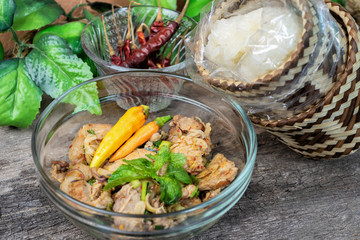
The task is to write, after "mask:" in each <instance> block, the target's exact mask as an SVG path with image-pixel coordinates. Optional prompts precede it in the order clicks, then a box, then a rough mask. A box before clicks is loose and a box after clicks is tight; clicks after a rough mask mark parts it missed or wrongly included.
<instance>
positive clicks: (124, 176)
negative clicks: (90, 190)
mask: <svg viewBox="0 0 360 240" xmlns="http://www.w3.org/2000/svg"><path fill="white" fill-rule="evenodd" d="M148 177H150V176H146V175H144V174H143V173H142V172H139V171H138V170H137V169H136V168H135V167H133V166H130V165H127V164H123V165H121V166H120V167H119V168H118V169H116V171H115V172H113V174H111V177H110V178H109V180H108V183H107V184H106V185H105V187H104V188H103V190H104V191H106V190H109V189H111V188H113V187H116V186H118V185H120V184H123V183H127V182H131V181H133V180H139V179H145V178H148Z"/></svg>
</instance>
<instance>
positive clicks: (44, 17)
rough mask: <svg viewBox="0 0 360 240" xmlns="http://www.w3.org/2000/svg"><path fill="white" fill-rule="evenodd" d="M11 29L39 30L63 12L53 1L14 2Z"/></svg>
mask: <svg viewBox="0 0 360 240" xmlns="http://www.w3.org/2000/svg"><path fill="white" fill-rule="evenodd" d="M15 2H16V11H15V16H14V25H13V28H14V29H15V30H17V31H25V30H34V29H39V28H41V27H43V26H45V25H47V24H49V23H52V22H53V21H55V20H56V19H57V18H58V17H59V16H60V15H61V14H63V13H64V10H63V9H62V8H61V7H60V5H59V4H57V3H56V2H55V1H54V0H36V1H33V0H15Z"/></svg>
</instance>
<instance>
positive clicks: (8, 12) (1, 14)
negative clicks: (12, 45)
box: [0, 0, 16, 31]
mask: <svg viewBox="0 0 360 240" xmlns="http://www.w3.org/2000/svg"><path fill="white" fill-rule="evenodd" d="M15 9H16V6H15V1H14V0H0V31H6V30H8V29H9V28H10V27H11V26H12V25H13V20H14V14H15Z"/></svg>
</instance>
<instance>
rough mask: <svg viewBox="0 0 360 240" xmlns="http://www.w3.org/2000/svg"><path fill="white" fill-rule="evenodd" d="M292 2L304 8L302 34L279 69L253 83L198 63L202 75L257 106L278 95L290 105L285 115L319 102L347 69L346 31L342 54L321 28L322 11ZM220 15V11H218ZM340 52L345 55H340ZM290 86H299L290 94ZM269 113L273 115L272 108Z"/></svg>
mask: <svg viewBox="0 0 360 240" xmlns="http://www.w3.org/2000/svg"><path fill="white" fill-rule="evenodd" d="M293 3H294V5H295V6H296V7H297V8H299V9H300V10H301V18H302V23H303V33H302V38H301V40H300V41H299V43H298V45H297V48H296V50H295V51H294V52H293V53H292V54H290V57H289V59H287V61H285V62H284V63H283V64H282V65H281V66H280V67H279V68H278V69H276V70H274V71H273V72H271V73H268V74H266V75H264V76H262V77H260V78H258V79H256V80H254V83H244V82H241V81H235V80H233V79H231V78H226V79H225V78H221V79H220V78H213V77H210V76H209V75H210V73H209V71H208V70H207V68H206V66H204V65H203V64H197V66H196V67H197V71H198V73H199V74H200V75H201V77H202V78H204V80H205V81H207V82H208V83H209V84H210V85H212V86H213V87H215V88H217V89H218V90H220V91H222V92H225V93H227V94H229V95H231V96H233V97H235V98H237V99H238V100H239V101H240V102H242V103H243V104H246V105H248V106H251V105H254V106H257V105H258V102H259V99H261V98H263V99H266V98H268V97H270V96H271V97H272V98H275V99H277V103H278V104H279V105H281V107H282V106H286V107H287V109H286V110H287V112H286V115H292V114H297V113H301V112H303V111H304V110H306V109H308V108H310V107H311V105H309V103H311V104H312V105H315V104H316V103H318V101H319V99H321V98H322V97H324V96H325V94H326V93H327V92H328V91H330V89H332V87H333V85H334V83H335V82H336V80H337V78H338V75H339V74H341V73H342V72H343V71H344V66H345V61H346V57H347V56H346V53H347V38H346V34H345V32H344V33H343V34H342V36H341V39H340V40H341V44H340V47H341V49H340V54H339V53H338V52H337V48H338V46H337V45H335V44H332V43H331V42H330V38H329V37H328V36H326V34H330V33H323V32H321V31H319V12H318V10H317V9H316V8H315V7H314V6H313V5H312V3H311V2H310V1H302V0H297V1H294V2H293ZM217 17H218V18H219V17H221V14H218V16H217ZM339 31H341V28H339ZM201 45H202V42H201V41H199V42H197V46H198V50H199V48H200V46H201ZM314 54H316V55H314ZM339 55H340V56H343V58H342V59H338V58H337V56H339ZM196 57H201V56H200V55H196V54H195V63H199V62H201V61H199V59H196ZM310 58H313V59H316V61H314V62H313V63H311V64H310V63H309V59H310ZM336 63H337V64H336ZM334 65H335V66H336V68H335V69H332V67H331V66H334ZM330 72H332V74H330ZM307 73H314V74H313V75H310V74H307ZM289 86H291V87H292V88H293V89H296V91H294V92H293V93H292V94H291V95H289V94H288V93H289ZM267 114H268V115H271V114H270V113H269V111H267ZM275 115H276V113H275V114H274V116H275Z"/></svg>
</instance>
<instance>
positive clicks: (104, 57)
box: [81, 6, 197, 75]
mask: <svg viewBox="0 0 360 240" xmlns="http://www.w3.org/2000/svg"><path fill="white" fill-rule="evenodd" d="M157 13H158V8H157V7H154V6H132V7H131V11H130V16H131V17H132V21H133V25H134V29H135V30H136V29H137V28H138V27H139V26H140V25H141V24H142V23H146V24H147V25H148V26H149V27H150V26H151V24H152V22H153V21H154V20H155V18H156V15H157ZM178 15H179V12H176V11H173V10H170V9H166V8H163V9H162V16H163V20H164V23H167V22H168V21H172V20H174V19H175V18H176V17H177V16H178ZM102 16H104V22H105V26H106V32H107V35H108V39H109V42H110V44H111V46H112V48H113V49H114V50H115V51H116V47H117V43H118V39H119V38H118V35H117V33H116V26H115V24H114V18H113V15H112V11H108V12H105V13H103V14H101V15H99V16H97V17H95V18H94V19H92V20H91V21H90V22H89V23H88V24H87V25H86V26H85V28H84V30H83V32H82V35H81V44H82V47H83V49H84V52H85V53H86V54H87V55H88V56H89V57H90V58H91V59H92V60H93V61H94V63H95V65H96V68H97V69H98V71H99V74H100V75H108V74H112V73H117V72H124V71H136V70H139V69H136V68H124V67H120V66H117V65H114V64H112V63H111V61H110V54H109V49H108V46H107V44H106V39H105V34H104V29H103V25H102V22H101V18H102ZM114 16H115V20H116V23H117V26H118V28H119V32H120V36H121V37H122V39H125V36H126V33H127V30H128V20H127V19H128V8H127V7H124V8H118V9H115V11H114ZM196 24H197V22H196V21H195V20H193V19H192V18H190V17H187V16H184V18H183V20H182V22H181V25H180V27H179V29H178V30H177V32H176V33H175V34H174V35H173V36H172V38H171V39H170V40H169V43H168V44H167V45H165V46H164V47H163V48H164V49H165V52H166V53H167V52H168V51H170V49H171V47H172V44H173V42H174V41H175V40H177V41H178V42H177V43H176V44H175V47H174V51H173V54H172V57H171V59H172V60H171V64H174V62H175V59H176V54H177V52H178V47H179V45H180V41H179V40H178V39H176V38H177V37H178V36H180V35H183V34H184V33H185V31H186V30H187V29H189V30H188V33H187V34H186V38H187V37H188V36H189V34H190V31H191V30H192V29H193V28H195V26H196ZM135 42H136V44H137V45H138V46H140V45H139V42H138V40H137V37H136V34H135ZM151 71H161V72H169V73H178V74H184V73H185V47H184V44H183V45H182V46H181V51H180V63H178V64H175V65H171V66H169V67H165V68H159V69H151Z"/></svg>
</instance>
